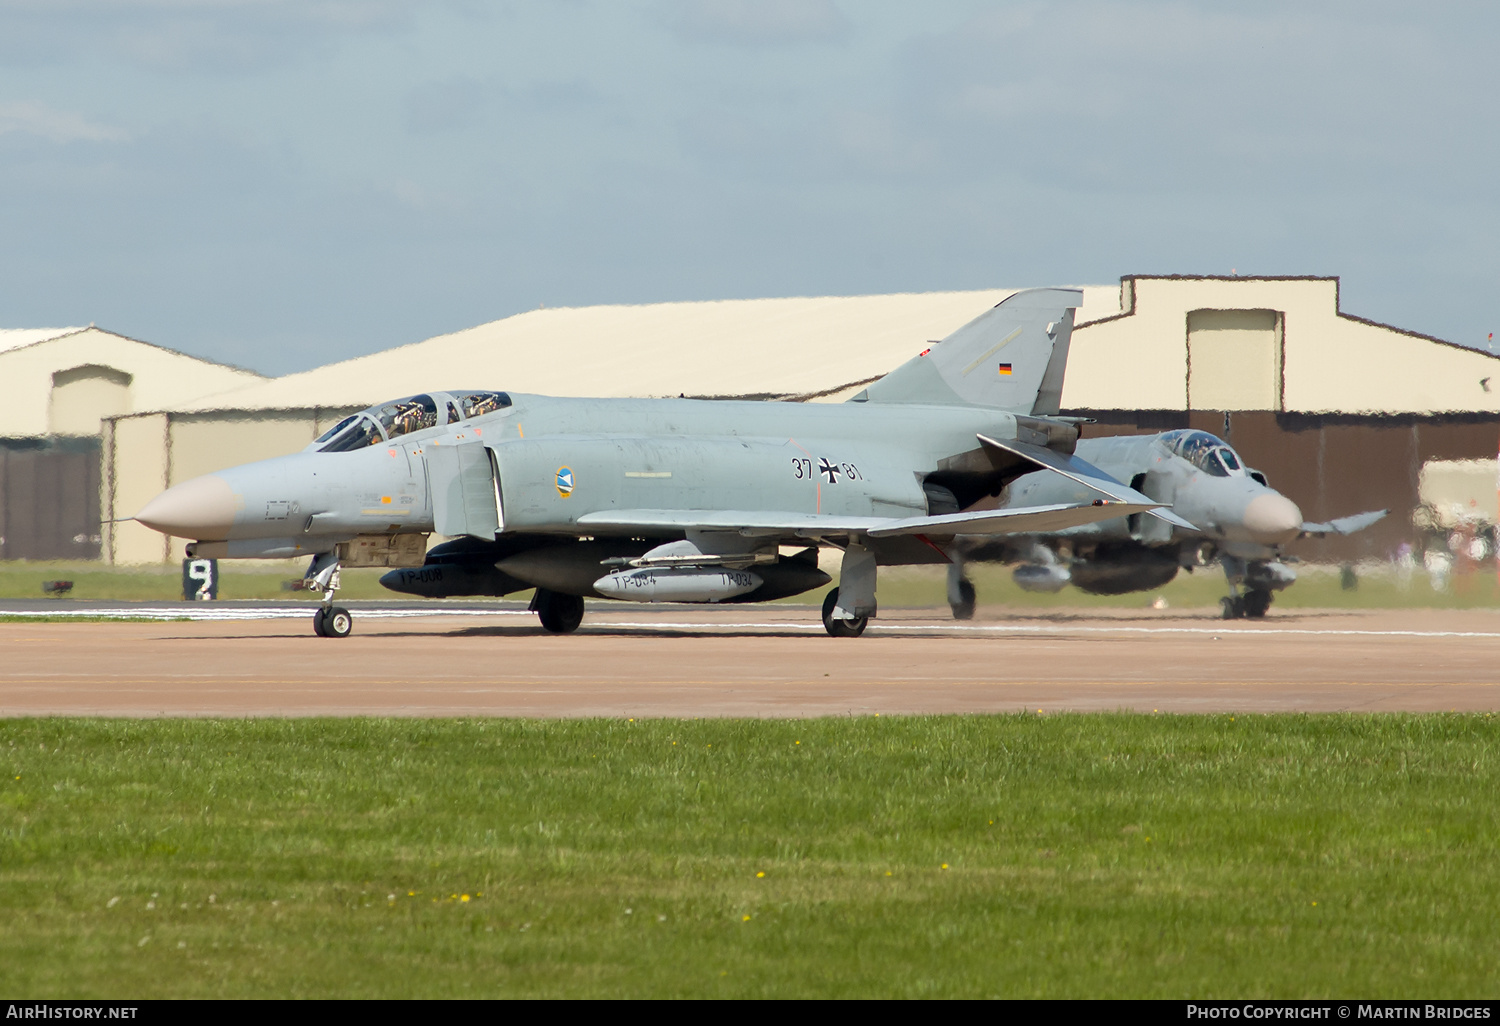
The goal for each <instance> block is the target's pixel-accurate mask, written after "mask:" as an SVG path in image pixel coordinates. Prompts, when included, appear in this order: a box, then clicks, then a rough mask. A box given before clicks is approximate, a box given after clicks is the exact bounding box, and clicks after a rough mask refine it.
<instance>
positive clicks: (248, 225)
mask: <svg viewBox="0 0 1500 1026" xmlns="http://www.w3.org/2000/svg"><path fill="white" fill-rule="evenodd" d="M1497 43H1500V5H1497V4H1493V3H1474V4H1458V3H1454V4H1445V5H1426V4H1411V3H1389V4H1382V3H1375V2H1370V0H1361V2H1357V3H1347V4H1340V3H1328V4H1316V3H1308V2H1305V0H1304V2H1296V3H1287V4H1276V3H1256V4H1228V3H1222V2H1217V3H1187V2H1183V3H1151V2H1140V0H1138V2H1133V3H1045V4H1044V3H985V2H970V0H954V2H949V3H941V2H933V0H927V2H925V3H921V4H914V3H910V2H889V3H887V2H878V0H846V2H836V0H660V2H647V0H642V2H636V3H630V2H622V0H553V2H550V3H544V2H540V0H536V2H511V3H507V2H498V0H495V2H481V0H471V2H451V3H443V2H436V0H426V2H421V3H397V2H381V0H359V2H352V0H351V2H342V0H297V2H285V3H282V2H274V0H239V2H237V0H156V2H147V0H139V2H137V0H92V2H90V0H73V2H69V0H33V2H24V0H23V2H14V0H0V261H3V273H0V326H4V327H41V326H54V325H63V324H79V323H88V322H90V321H94V322H97V323H98V324H99V325H101V326H103V327H107V328H109V329H111V330H114V331H118V332H121V333H123V334H127V335H131V336H134V337H137V338H142V339H145V340H147V341H151V342H156V343H159V344H162V345H166V346H171V347H173V348H177V349H181V350H184V351H186V352H190V353H194V354H197V355H201V356H206V357H210V358H213V359H218V360H224V361H227V362H230V363H236V364H240V365H242V366H248V367H251V368H254V369H256V370H259V371H262V372H264V373H275V374H279V373H285V372H287V371H292V370H300V369H305V368H307V367H312V366H316V365H317V364H321V363H325V362H328V361H330V360H334V359H338V358H343V357H347V356H353V355H357V354H361V353H367V352H373V351H375V350H378V349H383V348H386V347H388V346H392V345H397V344H401V343H406V342H413V341H417V340H420V339H422V338H426V337H429V336H431V335H435V334H438V333H441V332H444V331H451V330H454V329H458V328H463V327H468V326H470V325H474V324H479V323H482V322H485V321H490V320H494V319H496V318H499V317H504V316H507V315H509V314H513V313H517V312H520V311H522V310H528V309H532V308H535V307H536V306H537V305H538V304H546V305H548V306H565V305H586V304H594V303H645V302H657V301H662V300H679V299H720V298H745V297H756V296H788V295H825V294H840V295H844V294H859V293H878V292H898V291H929V290H947V289H970V288H985V287H998V286H1013V287H1019V286H1026V285H1048V284H1062V283H1088V284H1095V283H1108V282H1114V281H1117V280H1118V279H1119V277H1120V276H1121V275H1122V274H1127V273H1207V274H1225V273H1229V272H1230V271H1231V269H1234V270H1237V271H1238V272H1239V273H1241V274H1337V275H1341V276H1342V277H1343V307H1344V309H1345V310H1346V311H1347V312H1350V313H1355V314H1358V315H1360V316H1364V317H1369V318H1373V319H1376V320H1381V321H1386V322H1390V323H1393V324H1397V325H1399V326H1402V327H1406V328H1410V329H1413V330H1417V331H1421V332H1425V333H1429V334H1434V335H1437V336H1439V337H1442V338H1446V339H1450V340H1452V341H1456V342H1462V343H1466V344H1481V345H1482V344H1483V341H1484V339H1485V336H1486V334H1487V333H1488V332H1491V331H1497V330H1500V288H1497V284H1500V253H1497V246H1496V241H1497V240H1496V229H1497V227H1500V185H1497V183H1500V174H1497V170H1500V168H1497V158H1500V103H1497V101H1500V60H1497ZM492 384H501V385H503V382H494V383H492Z"/></svg>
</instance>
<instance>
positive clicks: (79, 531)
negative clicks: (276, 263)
mask: <svg viewBox="0 0 1500 1026" xmlns="http://www.w3.org/2000/svg"><path fill="white" fill-rule="evenodd" d="M264 380H265V379H264V378H263V377H261V376H260V375H259V374H255V373H253V372H251V371H247V370H241V369H240V368H238V367H227V366H225V365H223V364H218V363H211V362H209V361H207V360H199V359H197V358H195V357H191V356H187V355H185V354H183V353H177V352H173V351H172V350H170V349H164V348H162V347H161V346H155V345H151V344H150V343H147V342H141V341H138V340H136V339H133V338H126V337H125V336H124V335H118V334H115V333H114V332H112V331H105V330H103V329H102V328H96V327H95V326H94V325H92V324H91V325H89V326H88V327H86V328H33V329H24V330H11V331H0V381H3V382H4V383H5V403H4V404H3V405H0V559H97V558H98V557H99V555H100V550H101V541H102V538H101V536H102V534H104V533H105V532H103V531H101V529H100V524H99V520H100V496H101V478H100V472H101V466H102V465H106V464H107V462H108V461H107V460H105V461H101V458H100V432H101V422H102V421H104V420H105V419H106V418H112V417H119V416H126V415H129V414H130V413H132V412H134V411H136V410H154V409H160V408H162V407H164V406H170V405H173V404H175V403H180V402H183V401H184V400H187V399H192V398H195V397H197V396H200V395H204V394H207V393H209V392H222V391H224V390H225V389H231V388H243V387H244V386H246V385H249V384H253V383H255V382H258V381H264Z"/></svg>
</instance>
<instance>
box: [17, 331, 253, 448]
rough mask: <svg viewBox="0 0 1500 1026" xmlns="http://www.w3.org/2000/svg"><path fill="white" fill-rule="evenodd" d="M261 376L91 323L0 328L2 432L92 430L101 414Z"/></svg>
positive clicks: (153, 406)
mask: <svg viewBox="0 0 1500 1026" xmlns="http://www.w3.org/2000/svg"><path fill="white" fill-rule="evenodd" d="M264 380H265V378H263V377H261V376H260V375H259V374H255V373H253V372H251V371H247V370H242V369H240V368H238V367H228V366H225V365H224V364H220V363H213V362H211V361H208V360H200V359H198V358H197V357H193V356H188V355H186V354H185V353H179V352H175V351H173V350H171V349H165V348H163V347H162V346H158V345H152V344H151V343H149V342H141V341H139V340H138V339H133V338H127V337H126V336H124V335H119V334H116V333H115V332H112V331H105V330H104V329H102V328H97V327H94V326H93V325H89V326H88V327H83V328H19V329H8V330H0V381H4V382H5V384H6V386H7V389H6V394H7V398H6V402H5V403H4V404H3V405H0V437H4V438H26V437H35V436H40V435H46V434H65V435H92V434H96V433H97V432H98V431H99V421H100V418H102V417H112V416H119V415H121V414H125V413H130V412H133V411H138V410H158V409H161V408H162V407H163V405H165V404H167V403H177V402H181V401H182V400H183V399H185V398H191V397H195V396H200V395H205V394H207V393H210V392H222V391H224V390H226V389H232V388H243V387H244V386H246V385H250V384H253V383H255V382H260V381H264Z"/></svg>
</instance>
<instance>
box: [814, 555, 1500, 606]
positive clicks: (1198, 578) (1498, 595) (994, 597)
mask: <svg viewBox="0 0 1500 1026" xmlns="http://www.w3.org/2000/svg"><path fill="white" fill-rule="evenodd" d="M1011 569H1012V568H1011V567H1007V566H997V565H994V564H975V565H973V566H970V567H969V568H968V573H969V577H970V578H971V579H972V580H973V581H974V585H975V588H976V589H977V590H978V592H979V604H980V606H981V608H982V607H984V606H986V605H989V606H1004V607H1005V608H1006V610H1007V611H1010V612H1015V613H1024V612H1025V611H1026V610H1028V609H1035V610H1050V609H1079V610H1088V609H1145V608H1147V607H1148V606H1150V605H1151V603H1152V602H1154V601H1156V599H1157V598H1158V597H1160V598H1163V599H1165V600H1166V601H1167V606H1168V608H1170V609H1204V608H1216V607H1217V606H1218V604H1219V599H1220V598H1221V597H1222V596H1224V595H1227V594H1229V589H1228V586H1227V585H1226V584H1225V582H1224V572H1223V571H1222V570H1220V569H1219V568H1218V567H1217V566H1211V567H1204V568H1201V569H1199V570H1196V571H1194V572H1193V573H1186V572H1182V573H1179V574H1178V575H1177V576H1176V578H1174V579H1173V580H1172V581H1171V582H1170V583H1168V584H1167V585H1166V586H1165V587H1162V588H1155V589H1152V590H1150V591H1140V592H1132V593H1130V594H1128V595H1089V594H1086V593H1084V592H1081V591H1079V590H1078V589H1077V588H1073V587H1068V588H1064V589H1063V590H1062V591H1060V592H1057V593H1055V594H1052V595H1047V594H1038V593H1034V592H1025V591H1022V590H1021V589H1020V588H1018V587H1016V584H1015V581H1014V580H1013V579H1012V578H1011ZM1295 569H1296V570H1297V574H1298V580H1297V583H1295V584H1293V585H1292V586H1291V587H1290V588H1288V589H1286V590H1285V591H1281V592H1278V593H1277V594H1276V599H1275V605H1274V606H1273V608H1275V609H1418V608H1424V609H1477V608H1492V607H1495V606H1500V588H1497V587H1496V580H1495V574H1494V571H1493V569H1490V570H1487V571H1482V572H1478V573H1473V574H1469V575H1465V576H1459V577H1453V578H1451V579H1450V580H1449V581H1448V583H1447V587H1446V588H1442V589H1436V588H1434V587H1433V586H1432V583H1431V582H1430V581H1429V580H1428V577H1427V575H1426V574H1425V573H1422V572H1418V573H1415V574H1413V575H1411V576H1410V577H1408V578H1406V579H1405V580H1403V579H1402V578H1401V577H1399V576H1398V575H1396V574H1395V573H1393V572H1391V571H1390V570H1388V569H1387V568H1385V567H1379V568H1378V569H1364V570H1361V572H1360V573H1359V575H1358V579H1357V584H1356V586H1355V587H1354V588H1353V589H1349V590H1346V589H1345V588H1344V587H1343V586H1342V584H1341V582H1340V579H1339V568H1338V567H1336V566H1314V565H1307V564H1303V565H1300V566H1297V567H1296V568H1295ZM946 594H947V577H946V574H945V571H944V568H942V567H893V568H890V569H883V570H881V572H880V581H879V598H880V605H881V607H882V608H894V607H899V606H918V607H921V606H935V607H940V606H944V605H946V604H947V599H946V597H945V596H946ZM802 601H806V600H805V599H804V600H802Z"/></svg>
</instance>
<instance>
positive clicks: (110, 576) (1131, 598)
mask: <svg viewBox="0 0 1500 1026" xmlns="http://www.w3.org/2000/svg"><path fill="white" fill-rule="evenodd" d="M304 566H305V561H293V560H288V561H286V562H285V563H280V564H278V563H270V562H266V561H257V562H253V563H248V564H247V563H244V562H235V561H230V560H224V561H222V562H220V564H219V568H220V574H221V578H220V582H221V583H220V589H219V597H220V598H222V599H278V600H290V601H306V602H309V603H313V602H316V600H317V599H316V597H315V596H312V595H309V594H307V593H306V592H288V591H284V590H282V582H284V581H287V580H290V579H293V578H297V577H300V576H301V573H302V570H303V569H304ZM836 567H837V564H836V563H831V562H830V564H829V566H828V567H827V568H830V569H836ZM1297 569H1298V573H1299V575H1300V580H1298V582H1297V583H1296V584H1295V585H1293V586H1292V587H1291V588H1289V589H1288V590H1286V591H1284V592H1281V593H1279V594H1278V595H1277V597H1276V608H1287V609H1305V608H1317V609H1329V608H1350V609H1392V608H1443V609H1471V608H1476V607H1486V606H1495V605H1500V589H1497V587H1496V579H1495V574H1494V572H1493V569H1492V568H1491V569H1486V570H1485V571H1482V572H1479V573H1474V574H1470V575H1467V576H1460V577H1455V578H1452V579H1451V580H1450V581H1449V582H1448V584H1447V586H1446V587H1444V588H1441V589H1435V588H1433V586H1432V584H1431V582H1430V581H1429V580H1428V578H1427V575H1426V574H1424V573H1420V572H1418V573H1416V574H1413V575H1411V576H1410V577H1408V578H1406V579H1404V580H1403V579H1402V578H1401V577H1399V576H1398V575H1396V574H1395V573H1392V572H1390V571H1389V570H1388V569H1387V568H1384V567H1377V568H1374V569H1371V570H1368V571H1364V572H1362V574H1361V576H1360V578H1359V582H1358V586H1357V587H1356V588H1354V589H1353V590H1346V589H1345V588H1343V587H1342V584H1341V582H1340V579H1339V570H1338V568H1337V567H1330V566H1312V565H1307V566H1300V567H1298V568H1297ZM383 573H384V571H382V570H345V571H343V575H342V576H343V588H342V590H341V591H340V592H339V597H340V598H341V599H344V600H346V601H347V600H351V599H381V598H384V599H399V598H408V597H409V596H403V595H398V594H397V593H395V592H392V591H388V590H386V589H385V588H383V587H381V585H380V576H381V574H383ZM970 576H971V577H972V578H973V580H974V583H975V585H976V586H977V587H978V590H979V600H980V604H981V606H985V605H988V606H1004V607H1006V608H1008V609H1015V610H1026V609H1053V608H1061V607H1067V608H1077V609H1132V608H1134V609H1140V608H1144V607H1146V606H1148V605H1150V604H1151V603H1152V602H1154V601H1156V600H1157V599H1158V598H1162V599H1165V600H1166V602H1167V604H1168V606H1169V607H1170V608H1173V609H1213V608H1215V607H1217V606H1218V602H1219V598H1220V597H1221V596H1223V595H1225V594H1227V588H1226V587H1225V584H1224V575H1223V573H1222V572H1221V571H1220V570H1219V569H1218V567H1208V568H1205V569H1201V570H1198V571H1196V572H1194V573H1180V574H1178V575H1177V578H1176V579H1175V580H1173V581H1172V582H1171V583H1170V584H1168V585H1166V586H1165V587H1163V588H1158V589H1155V590H1152V591H1148V592H1136V593H1133V594H1129V595H1116V596H1098V595H1088V594H1085V593H1084V592H1081V591H1079V590H1078V589H1077V588H1065V589H1064V590H1062V591H1060V592H1058V593H1057V594H1055V595H1044V594H1034V593H1029V592H1024V591H1022V590H1021V589H1020V588H1018V587H1016V585H1015V582H1014V581H1013V580H1012V579H1011V570H1010V568H1009V567H1003V566H994V565H983V564H980V565H975V566H972V567H970ZM57 579H64V580H71V581H73V582H74V587H73V591H72V592H71V593H70V596H69V598H72V599H92V600H105V601H129V600H135V601H142V600H144V601H166V600H172V599H180V598H182V572H181V570H180V569H179V568H177V567H171V566H165V567H159V566H151V567H109V566H105V565H103V564H100V563H28V562H0V598H24V599H39V598H41V597H42V582H43V581H50V580H57ZM946 587H947V586H946V577H945V572H944V568H942V567H936V566H921V567H893V568H889V569H886V570H882V571H881V574H880V590H879V599H880V604H881V606H882V607H885V608H898V607H914V606H916V607H924V606H925V607H942V606H944V605H945V604H946V598H945V596H946ZM530 594H531V593H530V592H521V593H517V594H514V595H510V596H507V598H508V599H509V600H511V601H521V602H524V601H527V600H528V599H529V598H530ZM822 596H823V590H821V589H820V590H818V591H816V592H809V593H808V594H806V595H798V596H794V597H792V598H790V599H787V600H785V601H786V602H789V603H793V604H813V605H816V604H817V603H818V602H821V601H822ZM69 598H61V599H57V600H56V601H57V602H59V603H61V604H62V606H61V608H66V604H67V603H68V601H69ZM481 601H482V600H481ZM491 601H493V600H491Z"/></svg>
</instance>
